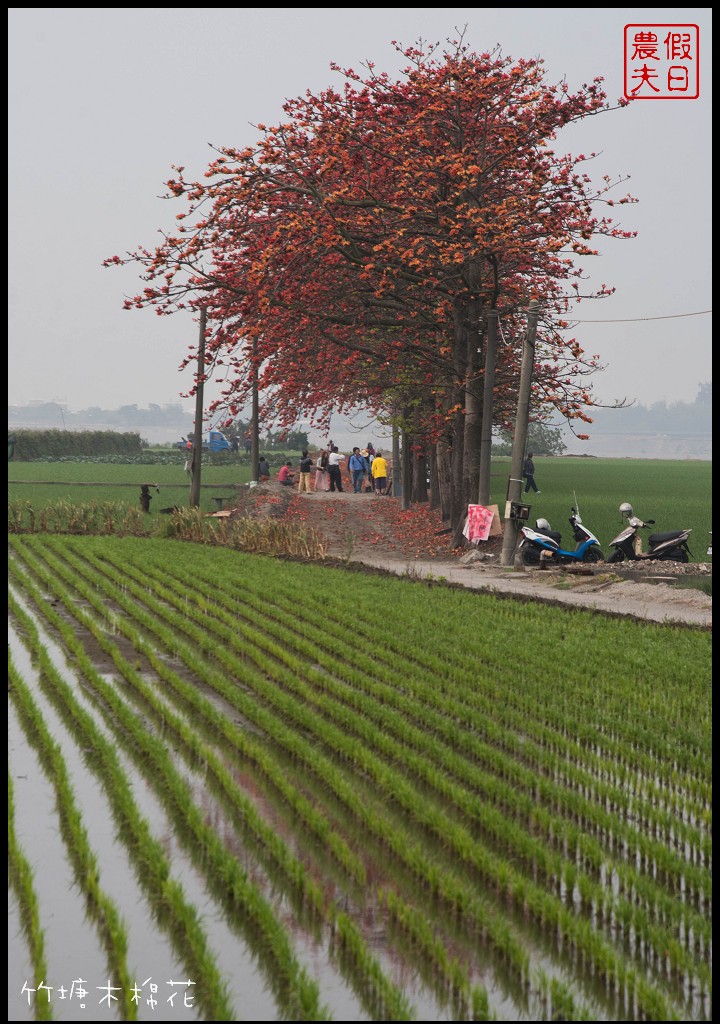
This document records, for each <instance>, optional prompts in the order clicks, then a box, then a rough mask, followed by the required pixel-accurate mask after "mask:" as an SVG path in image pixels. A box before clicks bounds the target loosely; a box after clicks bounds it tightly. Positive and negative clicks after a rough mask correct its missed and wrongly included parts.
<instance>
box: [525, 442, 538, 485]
mask: <svg viewBox="0 0 720 1024" xmlns="http://www.w3.org/2000/svg"><path fill="white" fill-rule="evenodd" d="M523 476H524V477H525V494H527V492H528V491H535V493H536V494H540V491H539V490H538V486H537V484H536V483H535V463H534V462H533V453H532V452H528V453H527V458H526V459H525V462H524V463H523Z"/></svg>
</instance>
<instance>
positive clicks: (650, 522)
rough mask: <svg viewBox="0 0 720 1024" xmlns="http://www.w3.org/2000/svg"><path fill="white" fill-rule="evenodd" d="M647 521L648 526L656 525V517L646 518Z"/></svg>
mask: <svg viewBox="0 0 720 1024" xmlns="http://www.w3.org/2000/svg"><path fill="white" fill-rule="evenodd" d="M645 522H646V523H647V525H648V526H654V525H655V520H654V519H646V520H645Z"/></svg>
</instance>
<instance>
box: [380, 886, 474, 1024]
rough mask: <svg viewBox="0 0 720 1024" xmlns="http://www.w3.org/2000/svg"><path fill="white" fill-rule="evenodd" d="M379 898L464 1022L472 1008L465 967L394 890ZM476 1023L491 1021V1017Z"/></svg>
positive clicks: (381, 894) (420, 914) (381, 891)
mask: <svg viewBox="0 0 720 1024" xmlns="http://www.w3.org/2000/svg"><path fill="white" fill-rule="evenodd" d="M378 896H379V898H380V900H381V902H382V903H383V904H384V906H385V907H386V908H387V911H388V915H389V918H390V921H391V922H392V923H393V925H394V926H395V927H396V928H398V929H400V930H401V931H402V932H403V933H404V934H406V935H407V936H408V938H409V939H410V941H411V942H412V945H413V947H414V949H415V950H416V951H417V952H419V953H420V955H421V956H422V958H423V960H424V961H425V962H426V963H428V964H429V965H430V968H431V970H432V972H433V975H434V976H435V978H436V979H437V980H438V982H439V985H440V988H441V990H442V992H443V994H444V995H445V997H446V999H447V1001H448V1002H450V1003H451V1004H452V1006H453V1009H454V1011H455V1013H456V1018H455V1019H458V1020H464V1019H465V1018H466V1016H467V1014H468V1013H469V1012H470V1008H471V1006H473V995H472V987H471V984H470V979H469V978H468V975H467V973H466V971H465V970H464V969H463V967H462V965H461V964H460V963H459V961H458V960H456V959H451V958H450V956H449V955H448V951H447V947H446V945H445V943H444V942H443V941H442V940H441V939H440V938H438V935H437V932H436V930H435V928H434V926H433V925H431V924H430V922H429V921H428V918H427V916H426V915H425V914H424V913H422V912H421V911H419V910H417V909H416V908H415V907H411V906H409V905H408V904H407V903H406V902H405V901H404V900H403V899H402V898H401V897H400V896H399V895H398V894H397V893H396V892H393V891H392V890H391V889H381V890H380V891H379V893H378ZM476 987H477V988H480V986H476ZM483 991H484V990H483ZM484 995H485V1000H484V1002H485V1005H486V1007H488V1008H489V1004H488V1000H487V992H484ZM476 998H477V997H476ZM482 1002H483V1001H482V1000H481V999H477V1005H481V1004H482ZM473 1019H474V1020H478V1019H481V1020H489V1019H490V1017H482V1018H478V1017H473Z"/></svg>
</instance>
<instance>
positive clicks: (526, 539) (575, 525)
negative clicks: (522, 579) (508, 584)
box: [519, 506, 605, 568]
mask: <svg viewBox="0 0 720 1024" xmlns="http://www.w3.org/2000/svg"><path fill="white" fill-rule="evenodd" d="M568 522H569V523H570V525H571V526H572V530H573V540H574V541H575V543H576V545H577V546H576V548H575V550H574V551H566V550H565V549H564V548H562V547H560V544H561V542H562V535H561V534H559V533H558V532H557V531H556V530H553V529H551V527H550V523H549V522H548V521H547V519H538V520H537V521H536V523H535V529H534V530H533V529H532V527H530V526H523V527H522V531H521V532H522V535H523V536H522V540H521V541H520V549H519V554H520V560H521V561H522V564H523V565H527V566H529V567H531V568H532V567H537V566H539V565H546V564H550V563H555V564H561V565H567V564H568V563H571V562H585V563H588V562H604V561H605V556H604V555H603V553H602V550H601V549H600V541H599V540H598V539H597V537H596V536H595V534H594V533H591V532H590V530H588V528H587V527H586V526H584V525H583V521H582V519H581V518H580V512H579V510H578V509H577V508H576V507H575V506H573V508H572V509H571V510H570V519H569V520H568Z"/></svg>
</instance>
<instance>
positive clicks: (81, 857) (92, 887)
mask: <svg viewBox="0 0 720 1024" xmlns="http://www.w3.org/2000/svg"><path fill="white" fill-rule="evenodd" d="M8 680H9V683H10V688H9V690H10V698H11V700H12V701H13V703H14V704H15V707H16V709H17V713H18V717H19V719H20V722H21V724H22V725H23V727H24V730H25V735H26V737H27V739H28V742H29V743H30V744H31V746H32V747H33V748H34V749H35V750H36V752H37V754H38V756H39V758H40V763H41V765H42V767H43V770H44V772H45V774H46V776H47V778H48V779H49V781H50V782H51V784H52V786H53V788H54V790H55V799H56V808H57V813H58V818H59V820H60V832H61V834H62V837H63V840H64V842H65V847H66V849H67V852H68V858H69V860H70V863H71V864H72V867H73V871H74V874H75V881H76V882H77V885H78V889H79V891H80V892H81V893H82V894H83V898H84V900H85V906H86V908H87V913H88V917H89V918H90V919H91V920H92V921H94V922H95V925H96V927H97V929H98V933H99V935H100V938H101V940H102V943H103V946H104V947H105V952H106V954H107V958H108V961H107V962H108V970H109V971H110V974H109V975H108V976H109V977H112V978H113V979H114V980H115V981H117V982H118V984H119V987H120V989H121V994H120V996H119V997H118V1000H119V1002H118V1008H119V1009H121V1011H122V1013H123V1014H124V1015H125V1019H126V1020H135V1019H136V1018H137V1005H136V1004H135V1003H133V1002H132V1000H131V998H130V988H131V985H130V982H131V978H130V973H129V971H128V966H127V926H126V925H125V922H124V921H123V920H122V917H121V915H120V912H119V910H118V908H117V907H116V905H115V903H114V902H113V900H112V899H110V897H109V896H108V895H107V893H106V892H105V891H104V890H103V888H102V886H101V884H100V866H99V864H98V862H97V858H96V857H95V854H94V853H93V851H92V848H91V846H90V842H89V839H88V833H87V829H86V828H85V826H84V825H83V822H82V814H81V813H80V810H79V809H78V807H77V804H76V801H75V797H74V795H73V789H72V784H71V782H70V779H69V776H68V772H67V767H66V764H65V759H64V758H63V756H62V752H61V749H60V747H59V746H58V744H57V743H55V742H54V741H53V739H52V737H51V735H50V733H49V732H48V729H47V726H46V725H45V722H44V721H43V717H42V714H41V712H40V709H39V708H38V706H37V704H36V703H35V701H34V700H33V698H32V695H31V693H30V690H29V689H28V687H27V686H26V684H25V682H24V681H23V679H22V677H21V676H20V674H19V673H18V671H17V669H16V667H15V665H14V664H13V663H12V659H11V656H10V652H9V651H8Z"/></svg>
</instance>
